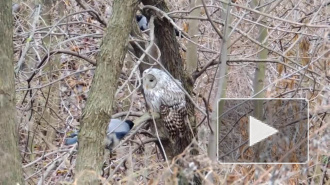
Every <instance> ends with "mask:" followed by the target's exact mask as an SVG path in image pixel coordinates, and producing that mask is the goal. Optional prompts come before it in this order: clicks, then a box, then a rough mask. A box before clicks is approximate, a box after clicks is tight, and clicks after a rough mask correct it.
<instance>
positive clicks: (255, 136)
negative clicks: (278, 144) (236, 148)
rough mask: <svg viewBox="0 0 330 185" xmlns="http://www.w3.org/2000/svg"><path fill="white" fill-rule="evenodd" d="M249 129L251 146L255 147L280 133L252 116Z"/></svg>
mask: <svg viewBox="0 0 330 185" xmlns="http://www.w3.org/2000/svg"><path fill="white" fill-rule="evenodd" d="M249 127H250V134H249V145H250V146H253V145H254V144H256V143H258V142H260V141H262V140H264V139H266V138H267V137H269V136H271V135H274V134H276V133H277V132H278V130H277V129H275V128H273V127H271V126H269V125H267V124H265V123H263V122H261V121H259V120H257V119H256V118H254V117H252V116H250V117H249Z"/></svg>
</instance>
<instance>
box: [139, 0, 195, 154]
mask: <svg viewBox="0 0 330 185" xmlns="http://www.w3.org/2000/svg"><path fill="white" fill-rule="evenodd" d="M142 3H143V4H144V5H153V6H155V7H157V8H159V9H160V10H162V11H164V12H168V11H169V9H168V7H167V5H166V3H165V2H164V1H158V0H142ZM154 24H155V37H156V40H157V42H156V44H157V45H158V47H159V49H160V51H161V58H160V60H161V62H162V64H163V65H164V67H165V68H166V69H167V70H168V71H169V72H170V73H171V74H172V76H173V77H174V78H176V79H178V80H180V81H181V83H182V84H183V87H184V88H185V89H186V90H187V92H188V93H189V94H190V95H191V94H192V88H193V82H192V80H191V79H190V78H189V77H188V75H187V73H186V72H185V71H184V68H183V62H182V59H181V55H180V53H179V43H178V41H177V39H176V36H175V31H174V28H173V26H172V25H171V23H170V22H169V21H168V20H166V19H165V18H163V20H160V19H155V21H154ZM186 100H187V109H188V115H189V120H190V123H191V125H192V127H193V128H194V126H195V110H194V105H193V104H192V103H191V102H190V100H189V99H188V98H186ZM157 127H158V130H163V128H162V125H157ZM186 129H187V134H190V130H189V128H186ZM161 137H164V138H168V137H169V135H168V134H166V132H164V134H162V135H161ZM191 140H192V137H190V135H189V137H186V138H185V139H180V140H178V142H174V143H171V142H163V145H164V148H165V152H166V154H167V155H168V158H169V159H171V158H172V157H174V156H176V155H178V154H180V153H182V152H183V150H184V149H185V148H186V147H187V146H188V145H189V144H190V142H191Z"/></svg>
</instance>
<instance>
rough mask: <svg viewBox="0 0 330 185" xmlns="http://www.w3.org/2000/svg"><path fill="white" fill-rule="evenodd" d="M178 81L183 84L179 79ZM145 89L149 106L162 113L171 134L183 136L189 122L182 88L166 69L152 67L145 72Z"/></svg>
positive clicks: (172, 135)
mask: <svg viewBox="0 0 330 185" xmlns="http://www.w3.org/2000/svg"><path fill="white" fill-rule="evenodd" d="M175 80H176V79H175ZM176 82H177V83H178V84H179V85H180V86H181V83H180V82H179V81H178V80H176ZM143 90H144V93H145V98H146V101H147V104H148V106H149V108H150V109H151V110H152V111H154V112H159V113H160V116H161V119H162V120H163V121H164V124H165V127H166V129H167V130H168V132H169V134H170V136H171V137H172V138H173V137H174V136H175V135H177V134H179V137H182V136H183V133H184V130H185V128H186V124H187V123H188V119H187V109H186V99H185V93H184V92H183V91H182V89H181V88H180V87H179V86H178V85H177V84H176V83H175V82H174V81H173V79H171V77H170V76H169V75H167V74H166V73H165V72H164V71H162V70H159V69H155V68H151V69H146V70H145V71H144V72H143Z"/></svg>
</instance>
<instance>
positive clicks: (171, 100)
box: [160, 79, 186, 106]
mask: <svg viewBox="0 0 330 185" xmlns="http://www.w3.org/2000/svg"><path fill="white" fill-rule="evenodd" d="M175 80H176V79H175ZM176 81H177V82H178V83H179V85H180V86H181V82H180V81H178V80H176ZM168 83H169V84H168V85H167V86H166V87H165V88H164V89H162V91H163V93H161V94H162V96H160V99H161V104H164V105H167V106H175V105H180V106H185V103H186V100H185V93H184V92H183V91H182V89H181V88H180V87H179V86H178V85H177V84H176V83H175V82H174V81H170V82H168Z"/></svg>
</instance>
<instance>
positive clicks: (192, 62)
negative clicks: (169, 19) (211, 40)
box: [186, 0, 202, 74]
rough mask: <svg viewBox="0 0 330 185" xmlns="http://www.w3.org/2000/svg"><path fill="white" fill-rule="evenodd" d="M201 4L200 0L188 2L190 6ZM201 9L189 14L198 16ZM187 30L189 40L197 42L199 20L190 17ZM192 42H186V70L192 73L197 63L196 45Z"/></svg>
mask: <svg viewBox="0 0 330 185" xmlns="http://www.w3.org/2000/svg"><path fill="white" fill-rule="evenodd" d="M201 4H202V0H191V2H190V8H194V7H196V6H200V5H201ZM200 12H201V10H200V9H199V8H197V9H195V10H193V11H192V12H191V13H190V16H192V17H194V16H196V17H198V16H200ZM188 24H189V31H188V34H189V36H190V37H191V40H192V41H193V42H195V43H198V36H197V34H198V32H199V31H198V26H199V20H194V19H191V20H189V23H188ZM193 42H189V43H188V44H187V61H186V64H187V71H188V73H189V74H192V73H193V72H194V71H195V70H196V69H197V64H198V54H197V53H198V52H197V45H196V44H195V43H193Z"/></svg>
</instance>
